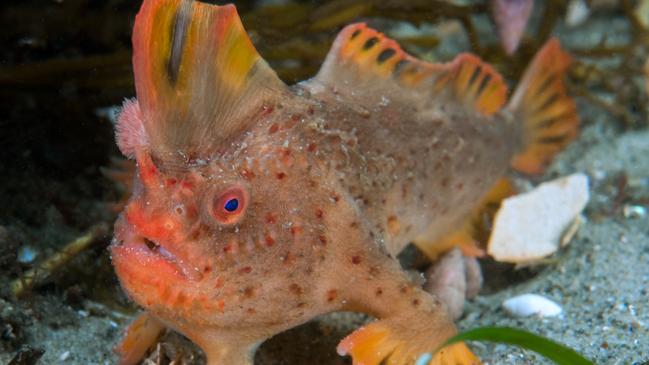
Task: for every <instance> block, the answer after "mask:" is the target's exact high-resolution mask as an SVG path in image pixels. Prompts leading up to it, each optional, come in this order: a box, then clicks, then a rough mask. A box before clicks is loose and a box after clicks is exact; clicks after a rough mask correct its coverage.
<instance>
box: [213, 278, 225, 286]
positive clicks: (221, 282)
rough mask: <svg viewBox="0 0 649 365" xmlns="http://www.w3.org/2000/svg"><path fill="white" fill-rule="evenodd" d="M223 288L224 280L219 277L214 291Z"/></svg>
mask: <svg viewBox="0 0 649 365" xmlns="http://www.w3.org/2000/svg"><path fill="white" fill-rule="evenodd" d="M222 287H223V278H222V277H220V276H219V277H218V278H216V280H214V289H219V288H222Z"/></svg>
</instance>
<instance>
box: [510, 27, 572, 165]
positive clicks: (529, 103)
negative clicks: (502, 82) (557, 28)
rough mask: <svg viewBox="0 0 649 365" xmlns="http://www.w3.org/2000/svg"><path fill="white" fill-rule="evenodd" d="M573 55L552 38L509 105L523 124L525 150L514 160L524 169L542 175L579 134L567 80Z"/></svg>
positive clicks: (533, 62)
mask: <svg viewBox="0 0 649 365" xmlns="http://www.w3.org/2000/svg"><path fill="white" fill-rule="evenodd" d="M570 63H571V58H570V56H569V55H568V54H567V53H565V52H564V51H563V50H561V46H560V44H559V41H558V40H557V39H551V40H549V41H548V42H547V43H546V44H545V45H544V46H543V48H541V50H540V51H539V52H538V53H537V55H536V56H535V57H534V60H533V61H532V63H531V65H530V66H529V67H528V69H527V71H526V72H525V74H524V75H523V79H522V81H521V82H520V84H519V86H518V87H517V88H516V92H515V93H514V95H513V96H512V99H511V102H510V104H509V106H508V108H509V109H510V110H511V111H512V113H513V115H514V116H515V117H516V118H517V119H518V120H519V121H520V123H522V125H523V128H522V131H523V135H522V143H521V144H522V151H521V152H520V153H519V154H518V155H516V156H515V157H514V159H513V161H512V166H513V167H514V168H515V169H516V170H518V171H521V172H524V173H528V174H539V173H541V172H543V170H544V169H545V167H546V166H547V165H548V163H550V161H551V160H552V158H553V157H554V155H556V154H557V153H558V152H560V151H561V150H562V149H563V148H564V147H565V146H566V145H567V144H568V143H570V141H572V140H573V139H574V138H575V137H576V136H577V132H578V129H579V115H578V114H577V107H576V105H575V101H574V100H573V99H572V98H571V97H570V96H569V95H568V91H567V89H566V85H565V82H564V79H565V74H566V71H567V70H568V68H569V67H570Z"/></svg>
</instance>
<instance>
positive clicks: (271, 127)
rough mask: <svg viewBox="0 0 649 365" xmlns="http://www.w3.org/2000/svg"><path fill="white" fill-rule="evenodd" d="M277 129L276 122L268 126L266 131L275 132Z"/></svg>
mask: <svg viewBox="0 0 649 365" xmlns="http://www.w3.org/2000/svg"><path fill="white" fill-rule="evenodd" d="M278 129H279V125H277V123H273V124H272V125H271V126H270V128H268V133H270V134H273V133H275V132H277V130H278Z"/></svg>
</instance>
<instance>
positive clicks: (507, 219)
mask: <svg viewBox="0 0 649 365" xmlns="http://www.w3.org/2000/svg"><path fill="white" fill-rule="evenodd" d="M588 199H589V193H588V177H587V176H586V175H584V174H581V173H578V174H573V175H570V176H567V177H563V178H559V179H556V180H552V181H549V182H546V183H543V184H541V185H539V186H538V187H536V188H535V189H534V190H532V191H530V192H527V193H524V194H520V195H516V196H513V197H511V198H507V199H505V200H503V203H502V206H501V208H500V210H499V211H498V212H497V213H496V217H495V220H494V227H493V233H492V234H491V237H490V238H489V244H488V248H487V252H488V253H489V254H490V255H491V256H492V257H493V258H494V259H496V260H497V261H501V262H509V263H516V264H521V263H530V262H533V261H538V260H540V259H542V258H544V257H546V256H548V255H551V254H552V253H554V252H555V251H556V250H558V249H559V247H561V246H562V244H561V243H562V237H563V236H564V235H565V233H566V231H571V230H570V228H571V226H572V225H573V222H574V221H575V219H577V218H578V216H579V214H580V213H581V211H582V210H583V209H584V207H585V206H586V203H587V202H588ZM564 243H565V241H564Z"/></svg>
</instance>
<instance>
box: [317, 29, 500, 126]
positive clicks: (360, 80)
mask: <svg viewBox="0 0 649 365" xmlns="http://www.w3.org/2000/svg"><path fill="white" fill-rule="evenodd" d="M315 80H316V81H317V82H320V83H323V84H325V85H329V86H331V87H339V88H341V89H352V90H353V91H354V94H355V95H356V96H357V95H365V96H367V97H369V98H370V99H372V98H375V99H376V98H378V97H379V94H381V95H383V96H385V94H387V95H388V96H390V94H392V95H394V96H397V97H398V96H399V95H402V94H403V93H406V94H407V92H408V90H417V92H420V93H423V96H425V97H432V96H435V95H438V94H441V93H445V94H446V95H448V96H449V97H450V98H451V99H453V100H455V101H457V102H458V103H462V104H463V105H464V106H465V107H467V108H471V109H473V110H475V111H476V112H478V113H481V114H483V115H491V114H493V113H495V112H496V111H498V110H500V108H501V107H502V106H503V105H504V104H505V101H506V94H507V86H506V84H505V83H504V81H503V79H502V77H501V76H500V75H499V74H498V73H497V72H496V71H495V70H494V69H493V68H492V67H491V66H489V65H488V64H486V63H484V62H483V61H481V60H480V59H479V58H478V57H476V56H474V55H471V54H468V53H464V54H461V55H459V56H457V57H456V58H455V59H454V60H453V61H451V62H449V63H445V64H434V63H428V62H424V61H421V60H418V59H417V58H415V57H413V56H411V55H409V54H407V53H406V52H404V51H403V50H402V49H401V47H399V45H398V44H397V42H395V41H394V40H392V39H390V38H388V37H386V36H385V35H384V34H382V33H380V32H377V31H376V30H374V29H371V28H368V27H367V26H366V25H365V24H362V23H359V24H352V25H349V26H347V27H345V29H343V30H342V31H341V32H340V34H339V35H338V37H337V39H336V41H335V43H334V45H333V47H332V49H331V51H330V52H329V54H328V56H327V59H326V60H325V62H324V64H323V66H322V68H321V69H320V72H319V73H318V75H317V76H316V78H315ZM362 89H365V90H362ZM368 102H369V103H371V102H372V100H368Z"/></svg>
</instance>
